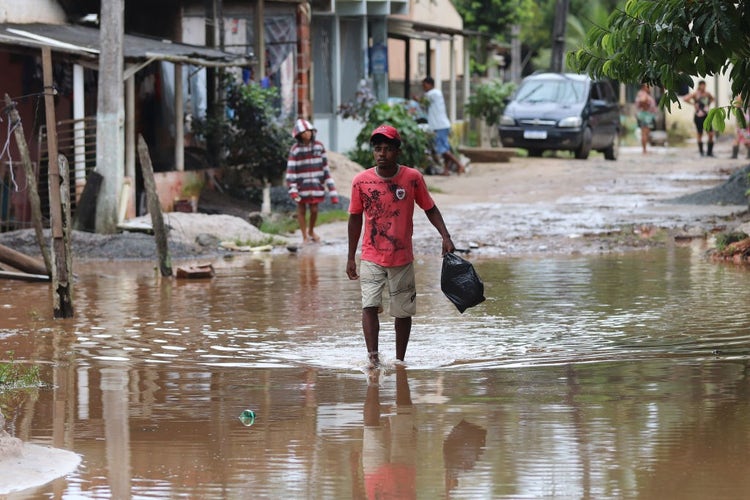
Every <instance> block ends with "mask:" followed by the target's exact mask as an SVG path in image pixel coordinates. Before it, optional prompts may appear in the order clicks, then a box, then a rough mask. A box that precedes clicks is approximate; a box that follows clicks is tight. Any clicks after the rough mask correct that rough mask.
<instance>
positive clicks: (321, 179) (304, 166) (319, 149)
mask: <svg viewBox="0 0 750 500" xmlns="http://www.w3.org/2000/svg"><path fill="white" fill-rule="evenodd" d="M292 136H294V138H295V140H296V141H297V142H296V143H295V144H294V145H293V146H292V148H291V149H290V150H289V157H288V159H287V164H286V184H287V187H288V188H289V196H291V197H292V199H293V200H294V201H295V202H296V203H297V222H298V223H299V229H300V231H301V232H302V242H303V243H307V242H308V241H310V240H312V241H314V242H318V241H320V237H319V236H318V235H317V234H315V222H316V221H317V218H318V205H319V204H320V203H321V202H322V201H323V200H324V199H325V195H326V189H328V192H329V194H330V195H331V203H333V204H334V205H335V204H337V203H338V202H339V195H338V193H337V192H336V185H335V183H334V182H333V178H332V177H331V172H330V170H329V168H328V157H327V156H326V148H325V146H323V143H321V142H320V141H316V140H315V127H313V125H312V123H310V122H309V121H307V120H303V119H299V120H297V121H296V122H295V124H294V130H293V131H292ZM307 207H310V221H309V224H308V223H307V222H306V221H305V218H306V216H307Z"/></svg>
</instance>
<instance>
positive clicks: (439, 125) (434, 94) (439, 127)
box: [422, 76, 464, 175]
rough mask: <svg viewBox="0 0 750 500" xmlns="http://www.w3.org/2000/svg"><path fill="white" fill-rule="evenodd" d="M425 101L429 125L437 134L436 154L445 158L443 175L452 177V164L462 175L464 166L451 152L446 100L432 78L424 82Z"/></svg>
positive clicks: (426, 78) (449, 124)
mask: <svg viewBox="0 0 750 500" xmlns="http://www.w3.org/2000/svg"><path fill="white" fill-rule="evenodd" d="M422 89H424V92H425V93H424V99H425V100H426V101H427V103H426V104H427V123H428V125H429V126H430V129H432V131H433V132H434V133H435V152H437V154H439V155H440V156H442V157H443V165H444V170H443V175H450V173H451V168H450V165H451V163H453V164H455V165H456V172H458V173H459V174H462V173H463V172H464V166H463V165H462V164H461V162H460V161H459V160H458V158H456V156H455V155H454V154H453V152H452V151H451V145H450V142H448V135H449V134H450V130H451V122H450V119H449V118H448V113H446V112H445V99H444V98H443V93H442V92H441V91H440V90H439V89H436V88H435V80H433V78H432V77H431V76H428V77H425V79H424V80H422Z"/></svg>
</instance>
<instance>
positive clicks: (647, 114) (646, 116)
mask: <svg viewBox="0 0 750 500" xmlns="http://www.w3.org/2000/svg"><path fill="white" fill-rule="evenodd" d="M635 109H636V115H635V116H636V120H637V121H638V127H639V128H640V129H641V147H642V148H643V154H646V153H647V152H648V151H647V148H648V144H649V141H650V137H651V131H652V130H653V129H654V127H655V126H656V113H657V111H658V109H657V107H656V99H654V96H653V95H651V87H650V86H649V85H648V84H647V83H643V84H641V88H640V90H639V91H638V93H637V94H636V95H635Z"/></svg>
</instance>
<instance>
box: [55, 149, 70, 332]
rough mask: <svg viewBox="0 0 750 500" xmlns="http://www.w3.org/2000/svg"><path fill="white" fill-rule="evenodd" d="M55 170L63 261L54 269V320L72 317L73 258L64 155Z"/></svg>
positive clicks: (66, 160)
mask: <svg viewBox="0 0 750 500" xmlns="http://www.w3.org/2000/svg"><path fill="white" fill-rule="evenodd" d="M57 168H58V171H59V173H60V193H59V195H60V205H61V206H60V213H61V216H62V221H61V222H60V225H61V227H62V235H63V236H62V238H61V239H62V242H63V244H62V247H63V252H62V255H60V256H59V258H62V259H64V260H63V261H62V262H61V263H60V264H58V265H57V266H55V267H56V269H57V282H55V281H53V282H52V286H53V287H54V291H55V293H54V294H53V299H52V300H53V303H54V307H55V317H56V318H72V317H73V315H74V314H73V311H74V309H73V282H72V280H71V279H70V278H71V277H72V276H73V271H72V267H73V258H72V255H73V254H72V253H71V251H70V232H71V222H70V168H69V167H68V159H67V158H65V156H64V155H61V154H58V155H57ZM54 255H55V258H58V252H55V254H54Z"/></svg>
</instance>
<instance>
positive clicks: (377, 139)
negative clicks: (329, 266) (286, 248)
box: [346, 124, 456, 368]
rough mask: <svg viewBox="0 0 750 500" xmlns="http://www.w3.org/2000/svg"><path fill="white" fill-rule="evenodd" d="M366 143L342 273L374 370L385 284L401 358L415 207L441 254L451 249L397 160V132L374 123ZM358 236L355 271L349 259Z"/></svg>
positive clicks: (421, 186) (411, 293)
mask: <svg viewBox="0 0 750 500" xmlns="http://www.w3.org/2000/svg"><path fill="white" fill-rule="evenodd" d="M370 145H371V146H372V151H373V155H374V157H375V166H374V167H371V168H369V169H367V170H365V171H364V172H360V173H359V174H357V176H356V177H354V179H353V180H352V194H351V201H350V204H349V224H348V238H349V240H348V241H349V253H348V256H347V261H346V275H347V276H348V277H349V279H350V280H356V279H359V280H360V287H361V293H362V331H363V333H364V337H365V346H366V347H367V352H368V358H369V364H370V366H371V367H372V368H376V367H377V366H379V364H380V358H379V353H378V336H379V333H380V320H379V318H378V314H379V312H380V311H382V310H383V303H382V300H383V292H384V291H385V289H386V288H387V289H388V295H389V298H390V300H389V313H390V315H391V316H393V317H394V318H395V319H394V328H395V331H396V359H397V360H399V361H403V360H404V356H405V355H406V347H407V345H408V343H409V336H410V334H411V324H412V316H414V314H415V313H416V297H417V291H416V284H415V278H414V249H413V247H412V233H413V231H414V207H415V205H418V206H419V207H420V208H421V209H422V210H424V212H425V215H427V219H428V220H429V221H430V223H431V224H432V225H433V226H434V227H435V229H437V231H438V233H440V236H441V237H442V252H443V255H445V254H446V253H448V252H453V251H455V249H456V247H455V246H454V245H453V241H452V240H451V236H450V234H449V233H448V229H447V228H446V227H445V222H444V221H443V216H442V214H441V213H440V210H438V207H437V205H435V201H434V200H433V199H432V195H430V192H429V191H428V190H427V185H426V184H425V180H424V177H423V176H422V174H421V173H420V172H419V171H418V170H417V169H415V168H411V167H408V166H406V165H400V164H399V163H398V156H399V154H400V152H401V136H400V135H399V132H398V130H396V129H395V128H394V127H392V126H390V125H385V124H384V125H380V126H379V127H377V128H376V129H375V130H373V131H372V134H371V135H370ZM363 226H364V232H363V231H362V227H363ZM362 234H364V236H363V237H362V249H361V256H360V265H359V273H357V262H356V260H355V257H356V253H357V247H358V245H359V239H360V236H361V235H362Z"/></svg>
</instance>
